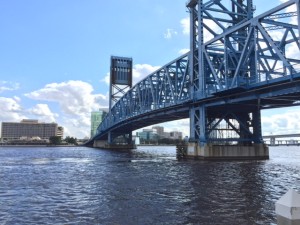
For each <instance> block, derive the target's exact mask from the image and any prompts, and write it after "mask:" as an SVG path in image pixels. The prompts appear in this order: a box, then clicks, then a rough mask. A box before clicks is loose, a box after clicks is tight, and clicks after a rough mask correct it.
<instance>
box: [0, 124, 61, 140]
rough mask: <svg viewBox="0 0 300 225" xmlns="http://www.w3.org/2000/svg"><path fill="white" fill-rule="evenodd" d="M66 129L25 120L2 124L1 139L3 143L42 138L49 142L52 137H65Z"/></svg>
mask: <svg viewBox="0 0 300 225" xmlns="http://www.w3.org/2000/svg"><path fill="white" fill-rule="evenodd" d="M63 132H64V129H63V127H59V126H58V125H57V123H40V122H38V120H31V119H24V120H22V121H21V122H2V125H1V137H2V140H3V141H10V140H20V139H24V138H41V139H47V140H49V138H50V137H52V136H61V137H62V136H63Z"/></svg>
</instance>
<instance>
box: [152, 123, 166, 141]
mask: <svg viewBox="0 0 300 225" xmlns="http://www.w3.org/2000/svg"><path fill="white" fill-rule="evenodd" d="M152 129H153V130H156V133H157V134H158V136H159V137H160V138H163V137H164V127H162V126H154V127H152Z"/></svg>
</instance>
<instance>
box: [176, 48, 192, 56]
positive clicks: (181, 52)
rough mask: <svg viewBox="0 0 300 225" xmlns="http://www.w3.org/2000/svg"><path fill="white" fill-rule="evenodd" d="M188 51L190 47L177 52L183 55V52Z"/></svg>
mask: <svg viewBox="0 0 300 225" xmlns="http://www.w3.org/2000/svg"><path fill="white" fill-rule="evenodd" d="M189 51H190V49H188V48H184V49H180V50H179V52H178V53H179V54H180V55H183V54H185V53H187V52H189Z"/></svg>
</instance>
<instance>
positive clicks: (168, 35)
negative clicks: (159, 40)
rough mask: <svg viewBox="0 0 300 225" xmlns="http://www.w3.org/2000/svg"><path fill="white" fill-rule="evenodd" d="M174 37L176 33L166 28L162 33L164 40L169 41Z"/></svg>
mask: <svg viewBox="0 0 300 225" xmlns="http://www.w3.org/2000/svg"><path fill="white" fill-rule="evenodd" d="M174 35H177V31H175V30H173V29H170V28H168V29H167V31H166V32H165V33H164V38H165V39H171V38H172V37H173V36H174Z"/></svg>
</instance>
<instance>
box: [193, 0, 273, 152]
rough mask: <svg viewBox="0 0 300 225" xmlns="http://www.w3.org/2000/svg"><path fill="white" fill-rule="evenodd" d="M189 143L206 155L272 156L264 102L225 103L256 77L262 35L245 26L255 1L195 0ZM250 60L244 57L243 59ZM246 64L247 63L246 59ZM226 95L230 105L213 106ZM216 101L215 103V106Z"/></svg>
mask: <svg viewBox="0 0 300 225" xmlns="http://www.w3.org/2000/svg"><path fill="white" fill-rule="evenodd" d="M187 7H188V9H189V11H190V33H191V34H190V49H191V52H190V68H189V71H190V75H191V86H190V91H191V92H190V93H191V95H192V96H191V97H192V99H193V102H195V103H196V104H193V105H192V106H191V108H190V143H189V147H188V155H189V156H196V157H203V158H210V157H211V158H218V157H221V158H222V157H224V156H225V157H228V156H229V157H232V158H235V157H245V158H251V157H252V156H253V157H254V158H268V149H267V148H266V147H265V145H264V144H263V139H262V132H261V118H260V109H261V108H260V104H259V100H257V104H255V105H243V104H241V103H238V104H226V99H230V98H231V97H232V96H233V95H235V96H236V95H237V94H238V92H239V91H242V90H245V89H244V85H245V79H244V78H251V77H253V78H255V77H256V76H255V74H256V70H257V68H256V61H255V60H256V58H255V51H253V49H254V47H253V46H254V45H255V39H256V38H257V34H256V33H255V32H254V31H253V29H251V24H249V26H244V25H242V24H243V23H245V22H247V21H248V20H250V19H251V18H253V11H254V8H253V3H252V0H230V1H222V0H214V1H205V0H190V1H189V2H188V3H187ZM241 58H244V59H245V60H243V61H241V60H240V59H241ZM241 62H242V63H241ZM211 93H214V94H213V96H212V97H211V98H212V99H216V98H222V100H223V101H224V103H225V104H223V105H219V106H214V107H208V106H207V105H206V103H207V101H201V100H202V99H207V98H209V97H210V96H211ZM210 105H211V104H210Z"/></svg>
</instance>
